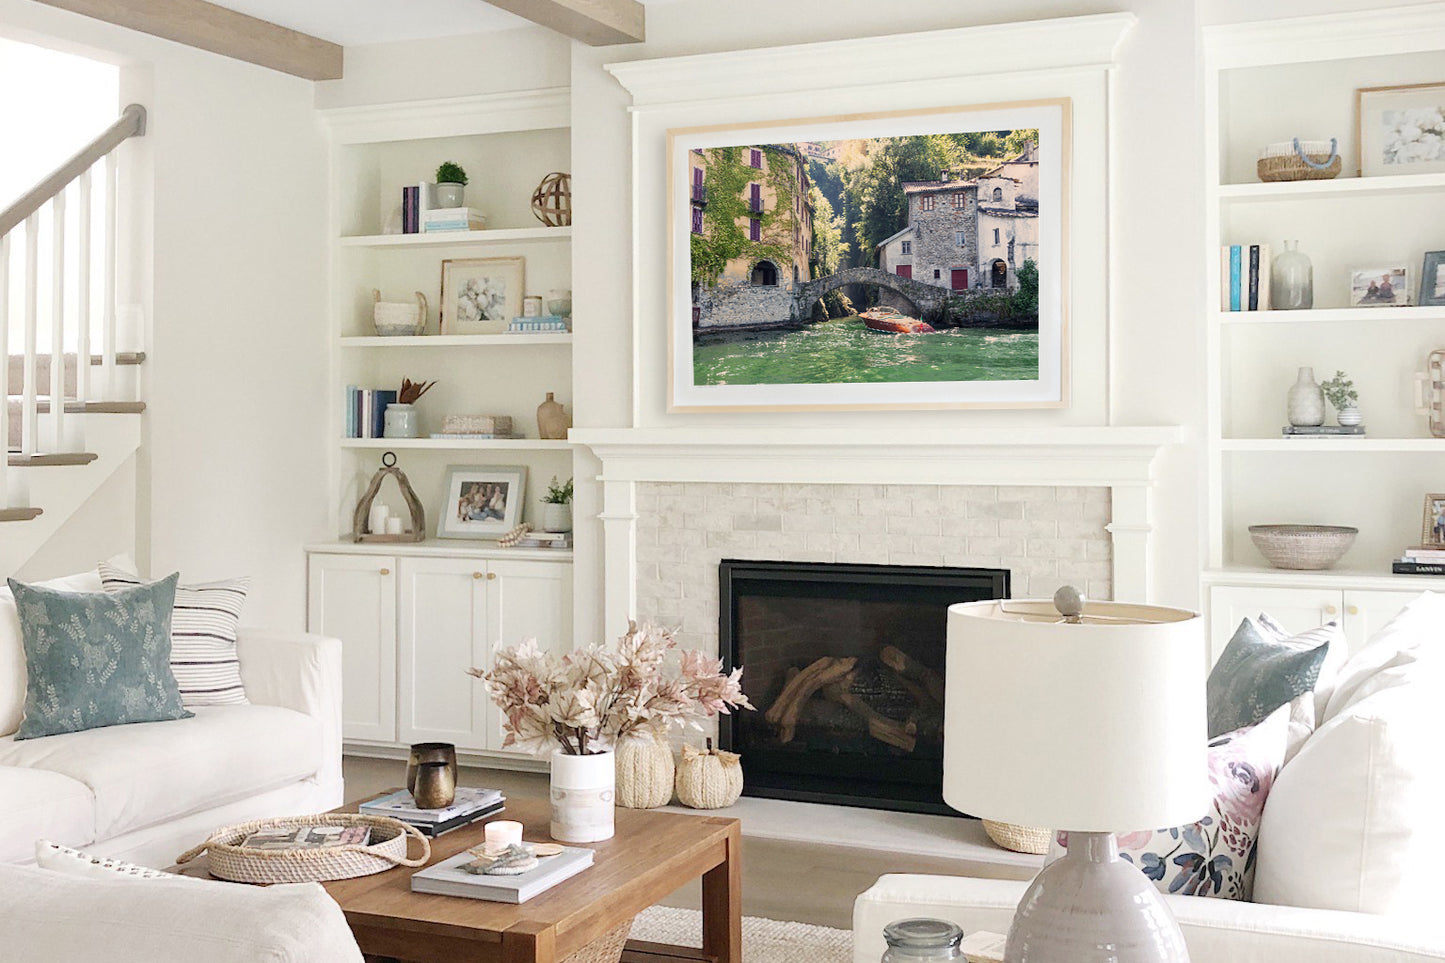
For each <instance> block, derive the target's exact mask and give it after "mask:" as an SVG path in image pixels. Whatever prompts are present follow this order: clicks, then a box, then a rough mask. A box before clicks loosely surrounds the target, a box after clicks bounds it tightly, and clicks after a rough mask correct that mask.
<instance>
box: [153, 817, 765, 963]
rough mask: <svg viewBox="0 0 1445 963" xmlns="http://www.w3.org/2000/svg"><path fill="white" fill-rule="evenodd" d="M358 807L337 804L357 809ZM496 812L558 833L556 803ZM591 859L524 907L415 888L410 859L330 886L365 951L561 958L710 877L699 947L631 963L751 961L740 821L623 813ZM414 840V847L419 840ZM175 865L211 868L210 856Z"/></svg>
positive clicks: (637, 949) (650, 949)
mask: <svg viewBox="0 0 1445 963" xmlns="http://www.w3.org/2000/svg"><path fill="white" fill-rule="evenodd" d="M355 811H356V804H355V803H352V804H350V805H347V806H343V807H342V808H341V809H339V810H337V812H355ZM499 818H503V819H515V820H518V821H519V822H521V823H522V824H523V825H524V826H525V827H526V832H525V837H526V839H527V840H528V841H531V842H544V841H550V839H551V837H550V836H548V834H547V827H548V824H549V822H550V819H551V809H550V804H549V803H548V802H547V801H546V800H544V799H518V798H509V799H508V800H507V809H506V812H505V813H503V814H502V815H501V816H500V817H499ZM482 825H483V823H480V822H478V823H475V824H473V825H471V826H467V827H466V828H463V829H457V830H454V831H452V832H449V833H446V834H444V835H443V836H441V837H440V838H438V839H434V840H432V851H431V862H430V863H428V865H431V864H432V863H437V862H440V861H441V860H443V859H446V858H448V857H450V856H454V855H456V854H457V853H459V852H461V851H462V850H463V849H467V848H468V847H471V846H478V845H480V844H481V842H482V838H483V833H482ZM587 845H588V848H590V849H592V850H593V851H594V852H595V853H596V854H597V855H596V861H595V862H594V863H593V865H592V866H590V867H589V868H587V869H585V870H583V871H582V872H581V873H579V874H578V875H576V876H574V877H572V878H571V879H569V880H565V881H563V882H561V883H558V884H557V885H556V886H554V887H552V888H551V889H549V890H547V892H545V893H542V894H541V895H539V896H535V897H533V898H532V899H530V900H528V901H527V902H525V903H522V904H521V905H513V904H510V903H492V902H488V901H486V900H478V899H462V898H460V897H453V896H434V895H428V894H423V893H413V892H412V891H411V874H412V873H413V872H415V870H411V869H407V868H405V867H398V868H396V869H392V870H388V871H386V872H384V873H377V874H375V875H373V876H363V877H361V878H360V879H343V880H335V881H333V882H329V883H323V884H322V885H323V886H325V887H326V891H327V892H328V893H330V894H331V896H332V898H333V899H335V900H336V902H337V903H338V904H339V905H340V906H341V910H342V912H343V913H345V914H346V921H347V923H349V924H350V925H351V932H352V933H353V934H354V935H355V936H356V942H357V944H358V945H359V946H360V947H361V952H362V953H364V954H366V955H367V956H368V957H372V956H379V957H392V958H395V959H398V960H405V961H407V963H558V961H561V960H564V959H566V958H567V957H568V956H569V955H570V954H572V953H574V952H576V951H577V950H578V949H580V948H582V947H583V946H586V945H587V944H588V943H590V942H591V941H592V940H594V939H596V938H597V937H599V936H602V935H603V934H605V933H608V932H610V931H611V930H613V929H615V928H617V927H618V926H620V925H622V923H623V922H625V921H626V920H629V919H631V918H632V917H633V916H636V915H637V914H638V913H640V912H641V911H642V910H644V909H646V908H647V907H649V906H652V905H654V904H655V903H657V902H658V900H661V899H662V898H664V897H665V896H667V895H668V894H669V893H671V892H673V891H674V890H676V889H678V888H679V887H681V886H683V885H685V884H686V883H688V882H690V881H692V880H694V879H697V878H699V877H701V879H702V950H701V952H699V951H698V950H697V949H695V948H687V947H676V946H663V945H660V944H653V943H635V942H629V943H628V949H627V952H626V953H624V955H623V960H624V961H630V963H668V961H689V963H691V961H698V960H713V961H716V963H742V870H741V866H742V862H741V861H742V850H741V846H742V833H741V830H740V824H739V823H738V821H737V820H736V819H723V818H720V817H716V816H685V815H680V814H676V813H656V812H646V811H642V810H633V809H618V810H617V834H616V835H615V836H613V837H612V838H611V839H609V840H606V841H605V842H601V843H590V844H587ZM413 849H415V844H413ZM174 871H176V872H181V873H185V874H186V875H191V876H207V875H209V874H208V872H207V868H206V861H205V858H204V857H202V858H201V859H198V860H196V861H194V862H192V863H188V864H187V865H185V866H183V867H182V866H178V867H174Z"/></svg>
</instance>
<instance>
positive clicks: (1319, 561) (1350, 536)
mask: <svg viewBox="0 0 1445 963" xmlns="http://www.w3.org/2000/svg"><path fill="white" fill-rule="evenodd" d="M1358 534H1360V530H1359V529H1358V528H1349V527H1346V526H1343V525H1251V526H1249V537H1250V538H1252V539H1254V545H1255V547H1256V548H1258V549H1259V553H1260V554H1261V555H1263V556H1264V557H1265V558H1266V559H1268V560H1269V564H1271V565H1273V566H1274V567H1275V568H1288V569H1299V570H1304V571H1314V570H1318V569H1322V568H1329V567H1330V566H1331V565H1333V564H1335V563H1336V562H1338V561H1339V560H1340V557H1341V556H1343V555H1344V554H1345V553H1346V552H1348V551H1349V550H1350V546H1351V545H1353V544H1354V543H1355V536H1356V535H1358Z"/></svg>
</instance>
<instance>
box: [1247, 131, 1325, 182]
mask: <svg viewBox="0 0 1445 963" xmlns="http://www.w3.org/2000/svg"><path fill="white" fill-rule="evenodd" d="M1342 167H1343V163H1342V162H1341V160H1340V149H1339V142H1338V141H1336V140H1335V139H1334V138H1330V139H1329V140H1300V139H1299V138H1298V137H1296V138H1295V139H1294V140H1282V141H1280V142H1279V143H1276V144H1270V145H1269V146H1268V147H1266V148H1265V149H1264V150H1262V151H1260V152H1259V160H1258V161H1257V162H1256V163H1255V166H1254V169H1255V173H1257V174H1258V175H1259V179H1260V180H1262V181H1265V182H1267V183H1270V182H1274V181H1327V180H1329V179H1330V178H1332V177H1338V176H1339V175H1340V170H1341V168H1342Z"/></svg>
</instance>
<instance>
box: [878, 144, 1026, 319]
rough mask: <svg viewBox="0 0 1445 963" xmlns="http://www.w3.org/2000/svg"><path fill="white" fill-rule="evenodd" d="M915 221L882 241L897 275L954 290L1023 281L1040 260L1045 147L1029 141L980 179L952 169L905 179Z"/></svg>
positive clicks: (1009, 286)
mask: <svg viewBox="0 0 1445 963" xmlns="http://www.w3.org/2000/svg"><path fill="white" fill-rule="evenodd" d="M903 194H904V197H905V198H907V201H908V215H907V216H908V226H907V227H905V228H904V229H903V230H901V231H899V232H898V233H897V234H894V235H893V236H892V237H890V238H888V239H887V240H885V241H883V242H881V243H880V244H879V245H878V266H879V267H880V268H882V269H883V270H885V271H887V272H889V273H890V274H896V275H899V276H900V277H907V278H912V279H913V280H915V281H922V282H923V283H925V284H934V285H937V286H939V287H944V288H949V289H950V290H954V291H964V290H968V289H970V288H974V289H977V288H1001V289H1005V290H1009V291H1013V290H1016V289H1017V288H1018V278H1017V274H1016V272H1017V271H1018V268H1019V267H1020V266H1022V264H1023V263H1024V261H1026V260H1029V259H1033V260H1034V261H1035V262H1037V260H1038V250H1039V199H1038V198H1039V164H1038V148H1037V145H1035V144H1032V143H1031V144H1029V145H1028V147H1026V148H1025V149H1024V151H1023V152H1022V153H1020V154H1019V155H1018V156H1016V157H1012V158H1010V159H1008V160H1006V161H1004V162H1003V163H1001V164H999V165H998V166H997V167H995V168H993V169H992V170H989V171H987V172H985V173H984V174H982V175H980V176H979V177H977V178H974V179H972V180H969V179H961V178H955V177H953V176H952V173H951V172H950V171H943V172H941V173H940V174H939V178H938V180H934V181H904V182H903Z"/></svg>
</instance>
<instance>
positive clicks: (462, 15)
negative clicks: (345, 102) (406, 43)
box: [213, 0, 667, 47]
mask: <svg viewBox="0 0 1445 963" xmlns="http://www.w3.org/2000/svg"><path fill="white" fill-rule="evenodd" d="M213 2H216V3H218V4H219V5H220V6H222V7H227V8H229V9H231V10H235V11H238V12H240V13H244V14H249V15H250V16H252V17H259V18H260V19H262V20H269V21H271V22H272V23H276V24H280V25H281V26H283V27H290V28H291V29H292V30H299V31H301V32H302V33H309V34H311V35H312V36H313V37H320V38H321V39H323V40H330V41H331V42H332V43H338V44H341V45H342V46H344V47H345V46H351V45H354V44H364V43H386V42H387V41H391V40H423V39H426V38H428V37H452V36H460V35H465V34H473V33H490V32H492V31H496V30H511V29H513V28H516V27H524V26H527V25H528V24H529V21H527V20H523V19H522V18H521V17H518V16H516V15H515V14H511V13H507V12H506V11H505V10H499V9H497V8H496V7H494V6H492V5H491V4H489V3H485V2H483V0H213ZM641 2H642V3H644V4H646V3H651V4H657V3H665V2H667V0H641Z"/></svg>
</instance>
